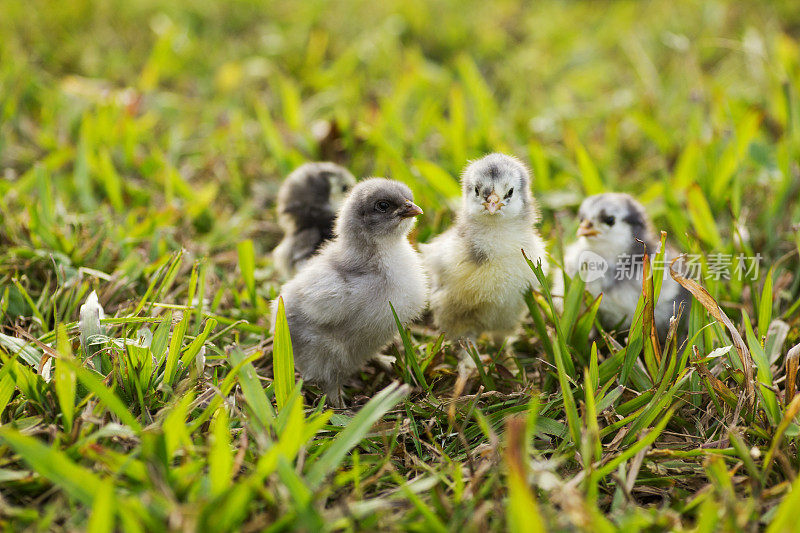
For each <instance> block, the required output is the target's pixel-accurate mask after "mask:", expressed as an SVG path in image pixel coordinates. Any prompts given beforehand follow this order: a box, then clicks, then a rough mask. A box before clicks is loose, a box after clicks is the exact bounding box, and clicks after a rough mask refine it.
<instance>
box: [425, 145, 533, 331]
mask: <svg viewBox="0 0 800 533" xmlns="http://www.w3.org/2000/svg"><path fill="white" fill-rule="evenodd" d="M461 187H462V204H461V208H460V209H459V211H458V214H457V220H456V224H455V225H454V226H453V227H452V228H450V229H449V230H447V231H446V232H444V233H442V234H441V235H439V236H438V237H436V238H435V239H433V240H432V241H431V242H430V243H428V244H425V245H420V251H421V253H422V255H423V258H424V260H425V267H426V268H427V270H428V272H429V275H430V277H431V284H432V288H431V310H432V311H433V317H434V320H435V322H436V324H437V325H438V326H439V327H440V328H441V329H442V330H444V331H445V332H446V333H447V334H448V335H449V336H450V337H451V338H465V337H466V338H470V337H477V336H478V335H480V334H482V333H484V332H485V333H489V334H491V335H492V336H493V337H494V338H495V340H496V341H499V340H501V338H502V337H504V336H506V335H508V334H509V333H511V332H513V330H514V328H516V327H517V325H518V324H519V322H520V320H521V318H522V314H523V312H524V309H525V299H524V293H525V291H526V290H528V289H529V288H530V287H531V286H534V285H535V283H536V282H535V277H534V274H533V272H532V271H531V269H530V267H528V264H527V263H526V261H525V258H524V257H523V255H522V250H525V253H526V254H527V256H528V258H530V259H531V261H533V262H534V263H536V262H539V261H541V264H542V268H543V269H544V270H545V271H546V270H547V252H546V250H545V246H544V242H543V241H542V238H541V237H540V236H539V234H538V232H537V231H536V227H535V225H536V223H537V222H538V221H539V213H538V210H537V208H536V203H535V200H534V198H533V195H532V194H531V190H530V176H529V174H528V170H527V169H526V168H525V166H524V165H523V164H522V163H521V162H520V161H519V160H517V159H516V158H513V157H510V156H507V155H504V154H499V153H495V154H489V155H487V156H486V157H484V158H482V159H479V160H477V161H473V162H472V163H470V164H469V165H468V166H467V168H466V169H465V170H464V173H463V174H462V176H461Z"/></svg>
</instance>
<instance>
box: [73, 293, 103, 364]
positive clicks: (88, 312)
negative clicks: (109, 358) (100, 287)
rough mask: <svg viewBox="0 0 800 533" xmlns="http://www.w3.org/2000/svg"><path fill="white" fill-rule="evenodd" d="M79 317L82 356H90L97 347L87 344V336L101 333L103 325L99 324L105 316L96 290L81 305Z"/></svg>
mask: <svg viewBox="0 0 800 533" xmlns="http://www.w3.org/2000/svg"><path fill="white" fill-rule="evenodd" d="M80 317H81V319H80V322H79V323H78V329H79V330H80V332H81V347H82V348H83V353H84V356H85V357H91V356H93V355H94V354H95V353H96V352H97V350H98V347H97V346H90V345H89V344H88V341H89V338H90V337H92V336H93V335H103V326H102V325H101V324H100V320H102V319H103V318H105V317H106V314H105V312H104V311H103V307H102V306H101V305H100V302H98V301H97V292H96V291H92V293H91V294H90V295H89V296H88V297H87V298H86V301H85V302H84V303H83V305H82V306H81V309H80ZM97 370H99V368H98V369H97Z"/></svg>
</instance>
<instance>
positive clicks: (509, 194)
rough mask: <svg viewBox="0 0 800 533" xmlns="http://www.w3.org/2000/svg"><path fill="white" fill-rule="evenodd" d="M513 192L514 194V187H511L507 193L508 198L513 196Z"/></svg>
mask: <svg viewBox="0 0 800 533" xmlns="http://www.w3.org/2000/svg"><path fill="white" fill-rule="evenodd" d="M513 194H514V187H511V188H510V189H508V192H507V193H506V198H511V196H512V195H513Z"/></svg>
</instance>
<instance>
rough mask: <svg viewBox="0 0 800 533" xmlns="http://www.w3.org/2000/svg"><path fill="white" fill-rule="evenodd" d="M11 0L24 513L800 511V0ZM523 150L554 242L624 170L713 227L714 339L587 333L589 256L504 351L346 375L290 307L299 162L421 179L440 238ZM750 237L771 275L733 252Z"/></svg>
mask: <svg viewBox="0 0 800 533" xmlns="http://www.w3.org/2000/svg"><path fill="white" fill-rule="evenodd" d="M0 10H1V11H2V14H0V170H2V173H3V174H2V179H0V327H2V331H1V332H2V335H0V358H2V361H3V363H2V369H0V422H1V423H2V424H1V425H0V524H2V526H3V528H4V529H5V530H24V529H28V530H57V531H58V530H76V529H85V528H86V529H88V530H91V531H110V530H115V529H116V530H124V531H162V530H181V531H211V530H214V531H216V530H220V531H222V530H244V531H254V530H270V531H279V530H306V531H317V530H345V531H351V530H385V529H388V530H418V531H447V530H458V531H484V530H512V531H542V530H562V531H573V530H586V531H614V530H624V531H666V530H686V531H689V530H692V531H701V532H706V531H709V532H710V531H758V530H763V529H766V530H767V531H770V532H780V531H794V530H796V529H795V528H796V527H797V509H800V481H798V478H797V474H798V470H799V469H800V460H799V459H798V457H797V445H798V438H800V426H798V418H797V415H798V411H800V399H798V397H797V396H795V393H796V391H797V383H796V376H797V368H798V360H799V359H800V349H796V350H794V351H792V352H790V349H791V348H792V347H793V346H796V345H797V344H798V343H800V260H798V251H799V250H800V201H798V198H799V197H800V166H798V161H800V10H798V9H797V6H796V3H795V2H792V1H789V0H786V1H783V2H752V3H750V2H733V1H731V2H722V1H718V0H711V1H701V0H686V1H684V0H680V1H675V0H653V1H649V2H619V3H615V2H605V1H602V2H599V1H595V2H566V1H565V2H554V1H542V2H535V3H526V5H524V6H521V5H518V3H517V2H510V1H499V2H492V3H489V2H478V1H475V2H461V1H457V0H452V1H450V0H444V1H438V0H434V1H422V0H405V1H397V2H366V1H364V2H361V1H359V2H356V1H353V2H347V1H340V2H323V1H317V0H311V1H303V2H263V3H262V2H255V1H252V0H246V1H237V2H226V3H222V2H219V3H215V2H210V1H208V0H199V1H196V2H191V3H188V2H186V3H178V2H175V3H164V2H156V1H154V0H143V1H138V2H123V1H120V0H107V1H98V2H90V1H87V0H73V1H70V2H50V1H46V0H29V1H22V0H5V1H4V2H3V3H2V7H1V8H0ZM494 150H498V151H504V152H507V153H511V154H516V155H518V156H519V157H521V158H522V159H523V160H524V161H526V162H527V163H528V164H529V166H530V168H531V169H532V171H533V174H534V184H533V187H534V194H535V195H536V197H537V198H538V199H539V202H540V206H541V209H542V213H543V221H542V224H541V232H542V235H543V236H544V237H545V238H546V239H547V241H548V245H549V247H550V250H551V253H552V256H553V260H554V262H555V263H559V262H560V260H561V257H562V252H563V248H564V246H565V244H568V243H569V242H571V241H572V239H573V236H574V234H575V229H576V227H577V221H576V220H575V210H576V208H577V205H578V204H579V202H580V201H581V199H582V198H583V197H584V196H585V195H586V194H592V193H596V192H599V191H603V190H620V191H626V192H630V193H632V194H634V195H635V196H636V197H637V198H638V199H640V200H641V201H642V202H643V203H644V204H645V205H646V206H647V208H648V210H649V212H650V213H651V215H652V216H653V218H654V221H655V225H656V227H657V228H658V229H660V230H665V231H666V232H667V233H668V239H669V241H670V242H672V243H673V244H674V245H675V246H676V247H679V248H681V249H682V250H684V251H686V252H689V253H693V254H701V255H702V258H703V259H702V260H701V264H702V268H703V274H704V276H703V279H702V285H703V287H704V288H705V289H706V290H707V296H705V297H704V303H705V306H704V305H703V303H701V301H700V300H697V299H695V300H694V301H693V304H692V306H691V309H690V310H687V313H689V320H688V323H689V331H688V337H689V339H690V342H689V343H688V345H687V346H686V347H682V346H677V345H676V343H675V342H668V343H667V344H666V345H665V346H659V345H658V343H657V342H654V340H653V339H651V338H650V337H649V336H647V335H645V334H643V331H644V330H645V329H646V328H647V325H648V320H649V318H648V314H647V313H645V312H644V310H640V313H639V314H638V315H637V320H636V321H635V325H636V327H634V328H633V330H632V331H631V334H630V335H629V336H628V335H626V334H625V333H615V332H608V334H605V335H600V336H598V337H596V338H595V339H594V341H593V340H592V339H589V331H590V330H591V328H592V325H593V323H595V322H596V320H595V313H596V305H595V303H594V302H593V301H592V299H591V298H590V297H589V296H588V295H585V294H583V292H582V287H581V285H580V284H579V283H572V284H570V290H569V291H568V293H567V296H566V299H565V303H564V310H563V312H559V311H555V310H554V308H553V306H552V305H551V302H549V299H548V291H547V290H543V291H542V292H541V293H537V294H532V295H530V298H529V307H530V314H529V315H527V317H526V319H525V322H524V325H523V327H524V330H522V331H520V334H519V335H518V336H517V338H516V339H515V340H514V341H513V344H512V345H511V346H510V347H509V350H510V351H511V352H513V354H514V357H513V358H512V359H502V358H497V359H495V360H494V362H492V363H489V364H487V365H484V366H481V367H479V369H480V372H479V375H478V377H477V378H475V379H474V380H471V381H469V382H467V383H464V382H463V381H459V380H458V379H457V377H458V376H457V372H456V364H457V352H458V350H459V348H458V346H453V345H451V343H450V342H442V340H441V339H440V338H439V337H438V332H436V331H434V330H433V329H431V328H430V326H426V325H424V324H419V325H415V326H413V327H412V328H411V329H410V331H408V332H403V333H404V335H403V339H402V340H403V342H398V343H396V345H395V346H393V347H392V346H390V347H389V348H388V349H387V351H386V353H387V354H390V355H392V354H394V355H396V356H397V363H396V365H395V368H394V371H393V372H390V371H387V370H385V369H382V368H380V367H378V366H374V365H368V366H366V367H365V368H364V370H363V372H362V373H361V375H360V376H359V379H358V381H359V382H360V386H359V387H349V388H348V389H347V391H348V393H349V394H350V396H351V400H350V401H351V404H352V405H353V409H351V410H348V411H338V412H333V411H331V410H327V409H326V408H325V407H324V406H322V405H319V404H318V401H317V399H318V397H319V394H318V391H317V389H315V388H314V387H305V386H304V387H303V389H302V391H301V389H300V387H299V386H295V382H294V381H295V380H294V374H293V372H292V367H291V363H290V357H289V356H288V352H287V349H286V348H287V347H286V343H285V342H282V341H281V339H277V340H276V342H275V350H274V354H273V342H272V337H271V335H269V333H268V325H269V321H270V317H269V311H268V308H269V301H270V300H271V299H272V298H274V297H275V295H276V294H277V291H278V290H279V288H280V284H279V282H278V280H277V277H276V276H275V274H274V270H273V266H272V263H271V260H270V257H269V251H270V250H271V249H272V247H273V246H274V245H275V244H276V243H277V242H278V240H279V239H280V232H279V231H278V230H277V226H276V224H275V213H274V199H275V193H276V191H277V188H278V186H279V184H280V181H281V179H282V177H283V176H285V175H286V174H287V173H288V172H289V171H290V170H291V169H292V168H294V167H295V166H296V165H298V164H300V163H302V162H304V161H308V160H318V159H329V160H334V161H337V162H340V163H342V164H344V165H346V166H347V167H348V168H350V169H351V170H352V171H353V173H354V174H355V175H356V176H360V177H363V176H368V175H382V176H390V177H392V178H395V179H399V180H402V181H404V182H406V183H408V184H409V185H410V186H411V187H412V188H413V190H414V193H415V199H416V201H417V203H418V204H419V205H420V206H421V207H422V208H423V209H424V210H425V215H424V216H423V217H421V220H420V222H419V225H418V227H417V229H416V230H415V233H414V235H413V237H414V239H416V240H418V241H422V242H424V241H427V240H429V239H430V238H431V236H432V235H435V234H436V233H438V232H440V231H441V230H442V229H444V228H446V227H448V226H449V224H450V222H451V220H452V211H451V208H452V207H453V205H455V204H454V202H455V201H457V197H458V181H457V179H458V174H459V172H460V171H461V169H462V168H463V166H464V165H465V163H466V161H467V160H468V159H471V158H476V157H480V156H481V155H483V154H485V153H487V152H489V151H494ZM740 254H742V255H743V256H746V257H757V256H758V255H757V254H760V258H761V262H760V269H759V271H758V272H757V273H756V274H755V276H749V277H747V279H743V280H742V279H739V277H738V276H735V275H733V272H731V274H732V275H731V276H730V277H731V279H725V276H720V275H716V273H718V270H717V269H716V267H715V264H716V263H715V261H716V259H718V258H719V257H726V258H736V257H738V256H739V255H740ZM712 257H713V258H716V259H714V260H712ZM716 278H719V279H716ZM648 290H649V289H648ZM654 290H657V287H656V288H654ZM92 291H96V294H97V296H98V297H99V303H100V304H101V305H102V307H103V309H104V311H105V317H106V318H104V319H103V320H100V321H99V322H98V320H97V319H98V317H99V314H98V311H97V309H96V308H95V309H89V308H88V307H87V308H85V310H87V312H86V313H85V316H84V321H83V327H81V328H79V327H78V326H79V322H78V321H79V319H80V316H79V310H80V308H81V305H82V304H83V303H84V302H85V301H86V300H87V298H89V296H90V294H91V293H92ZM716 302H718V304H719V307H717V303H716ZM709 309H710V311H709ZM720 310H721V311H720ZM723 312H724V314H725V316H722V314H721V313H723ZM92 317H94V318H92ZM726 317H727V318H729V319H730V323H729V324H726V323H725V320H726ZM479 350H480V351H481V352H482V353H483V354H494V353H496V352H497V351H499V350H500V347H498V346H492V345H491V344H489V343H488V342H487V343H484V342H481V343H480V344H479ZM273 376H275V380H274V381H273ZM394 381H398V382H400V383H403V384H404V385H397V384H393V382H394Z"/></svg>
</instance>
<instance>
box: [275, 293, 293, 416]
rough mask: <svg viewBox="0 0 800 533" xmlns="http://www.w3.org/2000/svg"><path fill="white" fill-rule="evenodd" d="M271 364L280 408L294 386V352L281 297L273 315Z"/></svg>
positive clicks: (276, 397)
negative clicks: (273, 334) (275, 314)
mask: <svg viewBox="0 0 800 533" xmlns="http://www.w3.org/2000/svg"><path fill="white" fill-rule="evenodd" d="M272 364H273V367H272V368H273V372H274V380H275V400H276V401H277V403H278V410H280V409H281V408H282V407H283V406H284V405H285V404H286V400H287V399H288V398H289V394H290V393H291V392H292V389H293V388H294V353H293V352H292V338H291V336H290V335H289V323H288V322H287V321H286V310H285V309H284V307H283V297H279V298H278V312H277V316H276V317H275V337H274V340H273V344H272Z"/></svg>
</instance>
